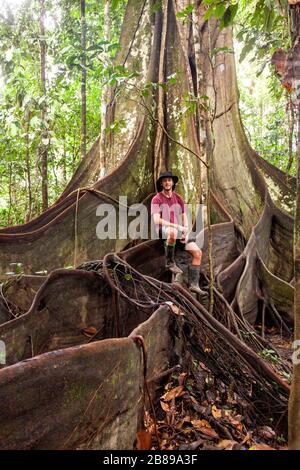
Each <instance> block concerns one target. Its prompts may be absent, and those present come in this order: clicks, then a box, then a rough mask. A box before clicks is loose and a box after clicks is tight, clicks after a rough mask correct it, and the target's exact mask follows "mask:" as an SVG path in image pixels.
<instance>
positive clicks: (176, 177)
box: [156, 171, 178, 192]
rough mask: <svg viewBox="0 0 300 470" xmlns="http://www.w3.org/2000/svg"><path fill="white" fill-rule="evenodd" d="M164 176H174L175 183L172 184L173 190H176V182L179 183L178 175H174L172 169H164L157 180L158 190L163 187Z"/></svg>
mask: <svg viewBox="0 0 300 470" xmlns="http://www.w3.org/2000/svg"><path fill="white" fill-rule="evenodd" d="M163 178H172V180H173V181H174V184H173V186H172V190H173V191H174V189H175V186H176V184H177V183H178V176H176V175H173V173H172V171H164V172H162V173H161V174H160V175H159V178H158V180H157V181H156V189H157V192H160V191H161V189H162V186H161V180H162V179H163Z"/></svg>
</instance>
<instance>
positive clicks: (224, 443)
mask: <svg viewBox="0 0 300 470" xmlns="http://www.w3.org/2000/svg"><path fill="white" fill-rule="evenodd" d="M234 444H237V442H236V441H231V440H230V439H222V440H221V441H220V442H219V443H218V444H217V447H218V448H219V449H220V450H232V448H233V446H234Z"/></svg>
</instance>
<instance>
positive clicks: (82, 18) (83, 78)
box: [80, 0, 86, 158]
mask: <svg viewBox="0 0 300 470" xmlns="http://www.w3.org/2000/svg"><path fill="white" fill-rule="evenodd" d="M80 22H81V130H80V151H81V158H84V157H85V156H86V17H85V0H80Z"/></svg>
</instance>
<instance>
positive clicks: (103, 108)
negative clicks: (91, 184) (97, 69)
mask: <svg viewBox="0 0 300 470" xmlns="http://www.w3.org/2000/svg"><path fill="white" fill-rule="evenodd" d="M109 39H110V0H105V1H104V30H103V40H104V41H107V43H108V42H109ZM102 61H103V66H104V67H107V66H108V44H104V46H103V53H102ZM106 79H107V78H106ZM101 89H102V94H101V105H100V116H101V119H100V141H99V158H100V178H102V177H103V176H104V175H106V174H107V168H108V161H107V150H106V140H107V137H106V127H107V106H108V100H109V86H108V84H107V83H105V79H104V83H102V87H101ZM110 163H111V162H110ZM113 167H114V164H113Z"/></svg>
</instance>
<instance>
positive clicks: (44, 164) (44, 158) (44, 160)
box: [39, 0, 48, 211]
mask: <svg viewBox="0 0 300 470" xmlns="http://www.w3.org/2000/svg"><path fill="white" fill-rule="evenodd" d="M39 3H40V18H39V23H40V83H41V95H42V97H43V98H44V99H46V40H45V0H39ZM41 106H42V110H41V120H42V123H43V124H42V125H43V126H44V130H43V131H42V134H41V143H40V146H39V159H40V162H41V175H42V209H43V211H45V210H46V209H47V208H48V143H45V141H47V139H48V132H47V129H45V127H46V122H45V120H46V105H45V102H43V103H42V105H41Z"/></svg>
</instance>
